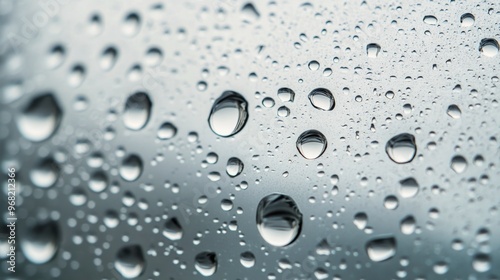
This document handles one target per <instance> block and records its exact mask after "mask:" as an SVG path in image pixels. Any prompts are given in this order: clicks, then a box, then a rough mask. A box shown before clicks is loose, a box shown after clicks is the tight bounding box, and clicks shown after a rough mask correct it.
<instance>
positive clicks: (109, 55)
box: [99, 46, 118, 71]
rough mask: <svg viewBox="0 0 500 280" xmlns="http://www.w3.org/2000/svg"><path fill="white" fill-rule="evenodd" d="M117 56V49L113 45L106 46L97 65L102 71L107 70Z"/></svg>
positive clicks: (113, 63)
mask: <svg viewBox="0 0 500 280" xmlns="http://www.w3.org/2000/svg"><path fill="white" fill-rule="evenodd" d="M117 58H118V51H117V50H116V48H115V47H112V46H110V47H107V48H106V49H105V50H104V51H103V52H102V54H101V60H100V61H99V65H100V66H101V68H102V69H103V70H104V71H109V70H111V68H113V66H115V63H116V59H117Z"/></svg>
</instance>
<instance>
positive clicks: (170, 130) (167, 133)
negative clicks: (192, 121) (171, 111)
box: [156, 122, 177, 140]
mask: <svg viewBox="0 0 500 280" xmlns="http://www.w3.org/2000/svg"><path fill="white" fill-rule="evenodd" d="M176 134H177V128H176V127H175V126H174V125H173V124H171V123H169V122H166V123H163V124H162V125H161V126H160V128H159V129H158V133H157V134H156V135H157V136H158V138H159V139H161V140H167V139H170V138H172V137H174V136H175V135H176Z"/></svg>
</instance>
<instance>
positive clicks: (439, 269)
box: [432, 261, 448, 275]
mask: <svg viewBox="0 0 500 280" xmlns="http://www.w3.org/2000/svg"><path fill="white" fill-rule="evenodd" d="M432 269H433V270H434V272H435V273H436V274H440V275H442V274H445V273H446V272H448V264H447V263H446V262H443V261H440V262H437V263H435V264H434V266H433V267H432Z"/></svg>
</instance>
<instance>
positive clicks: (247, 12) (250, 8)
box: [241, 3, 260, 22]
mask: <svg viewBox="0 0 500 280" xmlns="http://www.w3.org/2000/svg"><path fill="white" fill-rule="evenodd" d="M241 13H242V14H243V18H244V19H245V20H246V21H247V22H252V21H255V20H258V19H259V17H260V14H259V12H258V11H257V9H256V8H255V6H254V5H253V4H252V3H246V4H245V5H243V7H242V8H241Z"/></svg>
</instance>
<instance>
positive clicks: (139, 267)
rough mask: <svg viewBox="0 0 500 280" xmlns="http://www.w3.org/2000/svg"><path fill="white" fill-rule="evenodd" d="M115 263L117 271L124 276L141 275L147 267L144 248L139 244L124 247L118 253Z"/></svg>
mask: <svg viewBox="0 0 500 280" xmlns="http://www.w3.org/2000/svg"><path fill="white" fill-rule="evenodd" d="M114 265H115V269H116V271H118V273H120V275H121V276H122V277H124V278H127V279H132V278H136V277H139V276H140V275H141V274H142V272H143V271H144V268H145V267H146V262H145V261H144V256H143V254H142V248H141V247H140V246H139V245H128V246H125V247H122V248H121V249H120V250H119V251H118V253H117V254H116V260H115V262H114Z"/></svg>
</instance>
